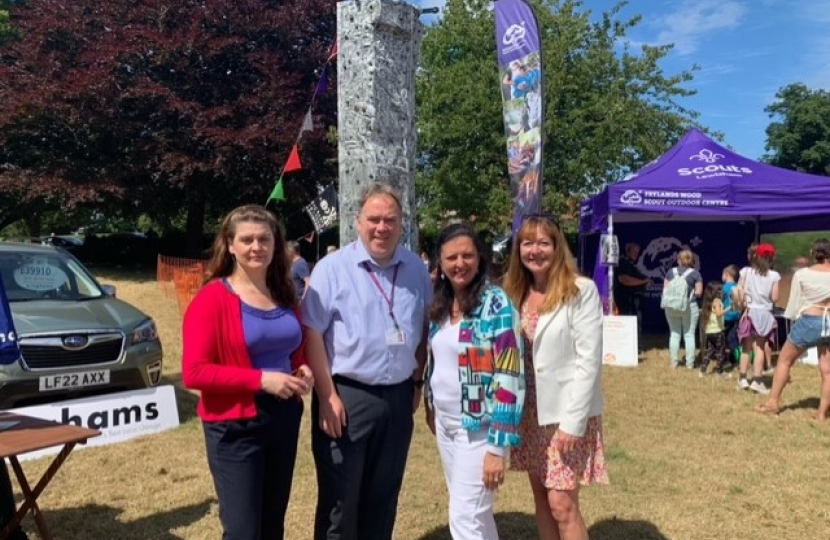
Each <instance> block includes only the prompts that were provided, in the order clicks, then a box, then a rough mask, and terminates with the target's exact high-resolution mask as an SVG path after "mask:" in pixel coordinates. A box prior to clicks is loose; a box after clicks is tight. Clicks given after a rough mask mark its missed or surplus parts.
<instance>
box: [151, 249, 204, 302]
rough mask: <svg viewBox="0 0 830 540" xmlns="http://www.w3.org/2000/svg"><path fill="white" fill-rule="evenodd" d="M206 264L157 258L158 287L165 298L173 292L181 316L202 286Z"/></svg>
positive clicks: (198, 261)
mask: <svg viewBox="0 0 830 540" xmlns="http://www.w3.org/2000/svg"><path fill="white" fill-rule="evenodd" d="M206 264H207V261H206V260H203V259H183V258H180V257H168V256H166V255H159V256H158V264H157V266H156V280H157V281H158V284H159V287H160V288H161V289H163V290H164V294H165V296H169V295H171V294H173V292H174V291H175V294H176V301H177V302H178V303H179V311H181V313H182V314H184V312H185V310H187V306H188V305H190V302H191V301H192V300H193V297H194V296H196V293H197V292H198V291H199V288H201V286H202V281H203V280H204V278H205V265H206Z"/></svg>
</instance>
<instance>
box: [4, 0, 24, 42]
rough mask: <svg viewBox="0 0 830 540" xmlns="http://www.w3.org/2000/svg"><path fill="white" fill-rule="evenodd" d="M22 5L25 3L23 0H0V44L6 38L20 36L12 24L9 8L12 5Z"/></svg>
mask: <svg viewBox="0 0 830 540" xmlns="http://www.w3.org/2000/svg"><path fill="white" fill-rule="evenodd" d="M23 5H25V2H24V0H0V46H2V45H3V43H4V42H5V41H7V40H10V39H18V38H19V37H20V34H19V33H18V32H17V30H15V28H14V25H13V24H12V21H11V15H10V13H9V9H10V8H11V7H13V6H23Z"/></svg>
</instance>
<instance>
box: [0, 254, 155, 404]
mask: <svg viewBox="0 0 830 540" xmlns="http://www.w3.org/2000/svg"><path fill="white" fill-rule="evenodd" d="M0 278H2V280H3V285H4V287H5V290H6V295H7V296H8V299H9V305H10V306H11V312H12V319H13V320H14V325H15V328H16V330H17V337H18V343H19V345H20V351H21V356H20V358H19V359H18V360H17V361H16V362H14V363H12V364H8V365H0V409H5V408H11V407H20V406H26V405H30V404H35V403H43V402H48V401H56V400H60V399H66V398H73V397H80V396H84V395H90V394H98V393H105V392H114V391H119V390H128V389H134V388H146V387H150V386H155V385H157V384H158V383H159V380H160V379H161V368H162V348H161V342H160V341H159V337H158V333H157V332H156V325H155V323H154V322H153V320H152V319H151V318H150V317H148V316H147V315H145V314H144V313H142V312H141V311H139V310H138V309H136V308H135V307H133V306H131V305H130V304H128V303H126V302H123V301H121V300H119V299H117V298H115V289H114V288H113V287H109V286H101V285H100V284H99V283H98V282H97V281H96V279H95V278H94V277H93V276H92V274H90V273H89V271H88V270H87V269H86V268H85V267H84V266H83V265H82V264H81V263H80V262H79V261H78V260H77V259H76V258H75V257H73V256H72V255H71V254H69V253H68V252H66V251H64V250H63V249H60V248H56V247H52V246H40V245H35V244H24V243H12V242H0Z"/></svg>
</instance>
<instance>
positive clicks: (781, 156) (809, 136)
mask: <svg viewBox="0 0 830 540" xmlns="http://www.w3.org/2000/svg"><path fill="white" fill-rule="evenodd" d="M775 98H776V100H777V101H776V102H775V103H773V104H772V105H770V106H768V107H767V108H766V109H765V111H766V112H767V113H768V114H769V116H770V118H772V119H774V121H773V122H772V123H770V125H769V126H768V127H767V144H766V149H767V151H768V152H770V153H769V154H767V155H766V156H764V159H765V160H766V161H768V162H769V163H771V164H772V165H775V166H777V167H784V168H787V169H794V170H797V171H803V172H807V173H812V174H823V175H830V92H827V91H825V90H810V89H809V88H807V86H806V85H804V84H802V83H795V84H790V85H788V86H785V87H783V88H781V89H780V90H779V91H778V93H777V94H775Z"/></svg>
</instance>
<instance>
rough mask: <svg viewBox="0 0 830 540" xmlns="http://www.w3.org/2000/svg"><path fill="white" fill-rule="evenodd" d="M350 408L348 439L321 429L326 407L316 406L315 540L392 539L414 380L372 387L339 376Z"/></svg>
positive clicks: (410, 424) (408, 436) (337, 382)
mask: <svg viewBox="0 0 830 540" xmlns="http://www.w3.org/2000/svg"><path fill="white" fill-rule="evenodd" d="M334 382H335V385H336V387H337V392H338V393H339V394H340V399H341V400H342V401H343V405H344V407H345V409H346V422H347V426H346V429H345V430H344V433H343V436H342V437H341V438H339V439H332V438H331V437H329V436H328V435H326V434H325V432H323V430H322V429H320V422H319V417H320V403H319V401H318V399H317V396H316V395H315V396H314V401H313V402H312V417H313V421H312V428H311V444H312V449H313V451H314V462H315V464H316V466H317V489H318V492H317V513H316V517H315V521H314V538H315V540H391V538H392V530H393V529H394V527H395V516H396V514H397V510H398V493H399V492H400V490H401V484H402V483H403V475H404V469H405V468H406V458H407V454H408V453H409V443H410V441H411V439H412V428H413V419H412V402H413V399H414V390H415V387H414V385H413V383H412V381H410V380H406V381H405V382H402V383H400V384H396V385H391V386H369V385H365V384H361V383H359V382H356V381H351V380H349V379H345V378H342V377H337V376H335V379H334Z"/></svg>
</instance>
